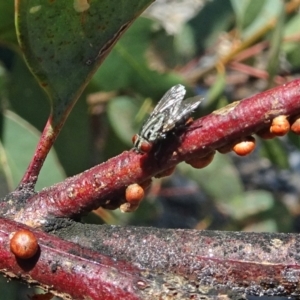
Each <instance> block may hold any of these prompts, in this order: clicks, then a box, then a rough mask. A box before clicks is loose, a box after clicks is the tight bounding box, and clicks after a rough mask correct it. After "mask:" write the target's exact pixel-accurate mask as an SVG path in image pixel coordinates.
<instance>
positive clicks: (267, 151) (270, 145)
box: [260, 138, 289, 169]
mask: <svg viewBox="0 0 300 300" xmlns="http://www.w3.org/2000/svg"><path fill="white" fill-rule="evenodd" d="M260 151H261V155H262V156H265V157H267V158H268V159H270V160H271V161H272V163H274V164H275V165H277V166H278V167H280V168H285V169H286V168H288V167H289V162H288V158H287V155H286V150H285V149H284V147H283V145H282V142H281V141H280V140H279V139H278V138H277V139H272V140H262V147H261V150H260Z"/></svg>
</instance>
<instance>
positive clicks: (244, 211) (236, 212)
mask: <svg viewBox="0 0 300 300" xmlns="http://www.w3.org/2000/svg"><path fill="white" fill-rule="evenodd" d="M228 200H229V201H227V202H224V203H222V206H224V207H225V209H226V211H227V213H228V214H229V215H230V216H231V217H232V218H234V219H237V220H242V219H244V218H246V217H249V216H253V215H256V214H258V213H261V212H264V211H267V210H271V209H272V207H273V205H274V198H273V195H272V193H270V192H268V191H264V190H253V191H247V192H245V193H244V194H243V195H237V196H235V197H232V198H230V199H228Z"/></svg>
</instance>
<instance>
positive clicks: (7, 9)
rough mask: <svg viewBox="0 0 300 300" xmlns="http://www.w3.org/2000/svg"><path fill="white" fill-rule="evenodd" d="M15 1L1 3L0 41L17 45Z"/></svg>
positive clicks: (8, 0) (6, 0) (9, 0)
mask: <svg viewBox="0 0 300 300" xmlns="http://www.w3.org/2000/svg"><path fill="white" fill-rule="evenodd" d="M14 13H15V8H14V0H5V1H0V41H1V42H2V43H9V44H10V43H11V44H14V45H17V44H18V42H17V35H16V30H15V22H14Z"/></svg>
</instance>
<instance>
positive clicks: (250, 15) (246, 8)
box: [231, 0, 266, 32]
mask: <svg viewBox="0 0 300 300" xmlns="http://www.w3.org/2000/svg"><path fill="white" fill-rule="evenodd" d="M265 3H266V0H261V1H251V0H243V1H240V0H231V5H232V7H233V9H234V11H235V14H236V18H237V27H238V28H239V30H240V32H242V31H243V29H244V28H247V27H248V26H249V25H250V24H251V23H252V22H253V20H255V18H256V16H257V15H258V14H259V13H260V10H261V9H262V8H263V6H264V5H265Z"/></svg>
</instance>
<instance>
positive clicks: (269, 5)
mask: <svg viewBox="0 0 300 300" xmlns="http://www.w3.org/2000/svg"><path fill="white" fill-rule="evenodd" d="M252 2H263V3H264V5H263V7H261V8H260V9H259V11H257V10H256V9H254V10H253V11H252V12H253V15H248V11H247V12H246V13H247V17H248V18H249V19H250V20H251V19H252V22H251V24H250V25H249V26H248V27H247V28H245V30H244V32H243V35H242V36H243V38H244V39H248V38H249V37H251V36H252V35H254V34H256V33H257V32H258V31H260V30H261V29H262V28H264V27H265V26H267V25H268V24H269V23H270V22H271V21H275V20H277V19H278V16H279V15H280V14H281V13H282V9H283V2H282V1H281V0H265V1H252Z"/></svg>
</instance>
